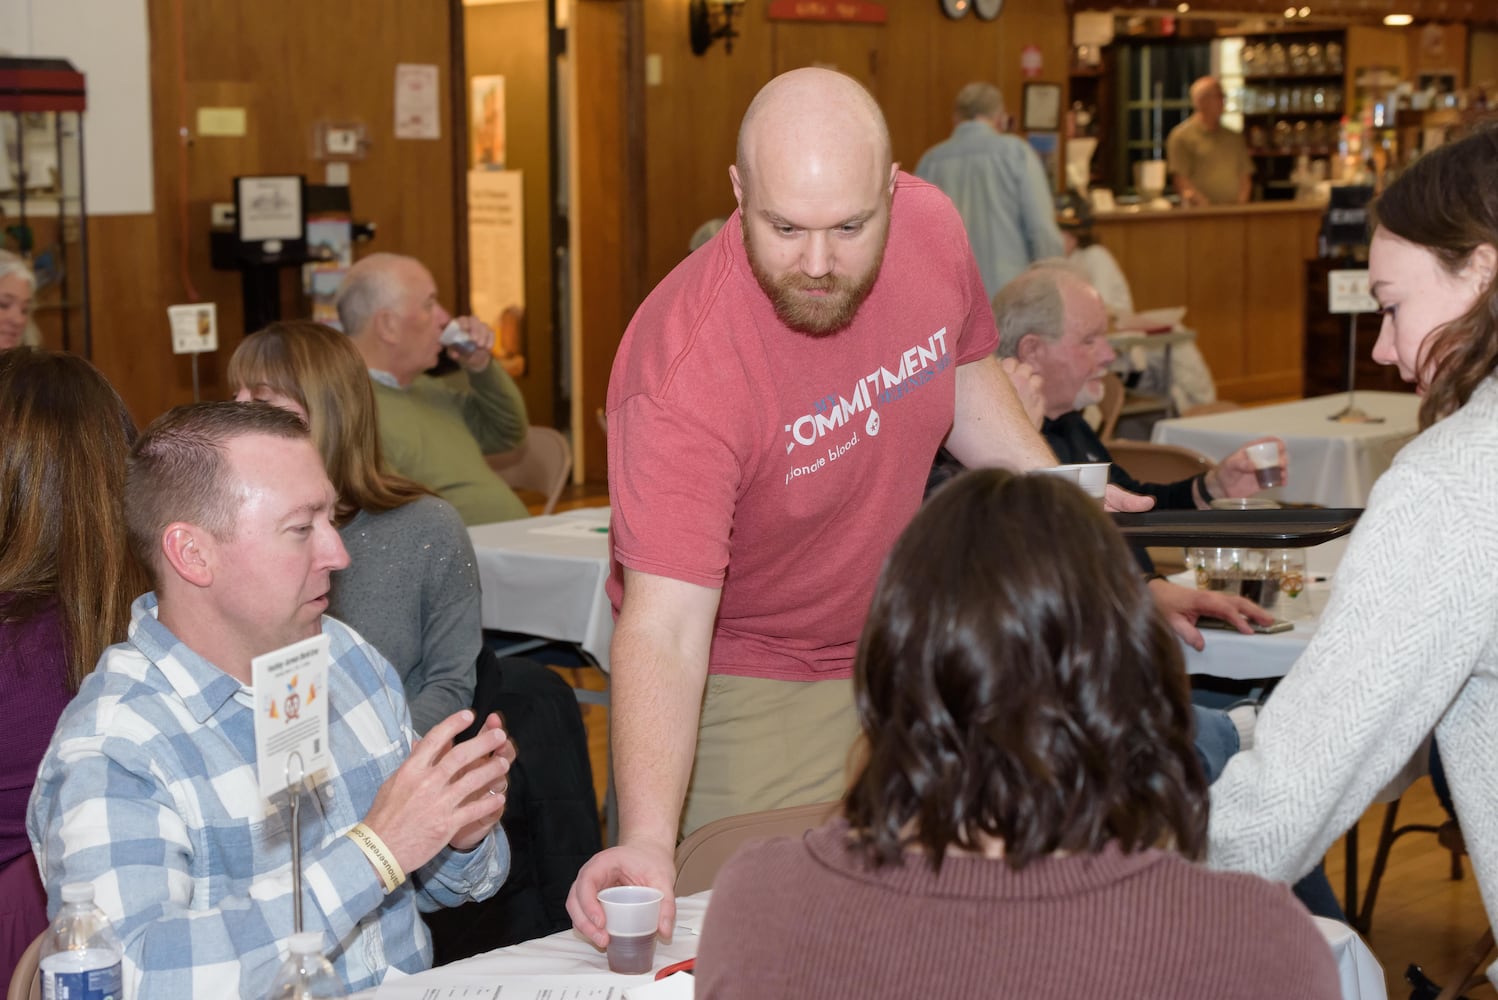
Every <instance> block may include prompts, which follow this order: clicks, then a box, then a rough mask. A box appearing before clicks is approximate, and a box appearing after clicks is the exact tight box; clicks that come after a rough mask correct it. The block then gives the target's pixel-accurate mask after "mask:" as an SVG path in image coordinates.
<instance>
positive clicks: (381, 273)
mask: <svg viewBox="0 0 1498 1000" xmlns="http://www.w3.org/2000/svg"><path fill="white" fill-rule="evenodd" d="M425 273H426V268H425V267H424V266H423V265H422V263H421V261H419V260H417V259H416V258H415V257H406V256H403V255H402V254H395V253H372V254H370V255H369V256H368V257H365V258H363V259H362V260H360V261H359V262H358V263H357V264H355V265H354V266H353V267H351V268H349V271H348V274H346V275H345V276H344V278H343V283H342V284H340V285H339V286H338V295H337V298H336V300H335V303H336V305H337V307H338V322H339V325H341V326H342V327H343V332H344V333H347V334H348V335H349V336H351V337H357V336H358V335H359V334H361V333H363V332H364V330H365V328H366V327H368V326H369V323H370V321H371V320H373V319H374V317H375V316H376V315H377V314H378V313H379V312H380V310H382V309H393V308H395V307H396V306H397V305H399V303H400V300H401V297H402V296H403V295H404V294H405V292H406V286H407V285H408V284H409V283H410V279H412V278H414V277H419V276H420V275H422V274H425Z"/></svg>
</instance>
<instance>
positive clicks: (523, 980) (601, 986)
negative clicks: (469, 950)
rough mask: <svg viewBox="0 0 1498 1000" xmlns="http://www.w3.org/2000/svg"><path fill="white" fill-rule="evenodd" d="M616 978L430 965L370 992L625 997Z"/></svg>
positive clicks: (445, 999) (431, 997) (405, 997)
mask: <svg viewBox="0 0 1498 1000" xmlns="http://www.w3.org/2000/svg"><path fill="white" fill-rule="evenodd" d="M434 978H435V979H436V980H437V981H436V982H435V983H434V982H432V980H433V979H434ZM620 978H621V977H619V976H607V975H597V976H567V975H556V976H506V975H497V974H495V973H482V972H463V971H462V970H461V969H460V968H454V969H450V970H443V969H434V970H432V971H431V972H428V973H426V974H424V975H422V976H416V977H411V978H405V979H397V980H395V981H393V982H392V981H389V980H387V981H386V982H385V983H383V984H382V985H381V986H380V988H379V989H378V990H376V991H375V994H374V995H375V997H376V1000H625V988H626V987H625V984H624V983H623V982H621V981H620ZM641 978H642V979H643V977H641Z"/></svg>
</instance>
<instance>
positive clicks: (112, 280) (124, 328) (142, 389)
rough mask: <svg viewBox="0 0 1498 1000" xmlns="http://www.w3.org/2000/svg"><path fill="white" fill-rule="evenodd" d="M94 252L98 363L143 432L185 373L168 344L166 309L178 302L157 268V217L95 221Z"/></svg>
mask: <svg viewBox="0 0 1498 1000" xmlns="http://www.w3.org/2000/svg"><path fill="white" fill-rule="evenodd" d="M88 255H89V296H90V301H91V308H90V312H91V313H92V318H93V324H94V357H93V360H94V364H95V365H97V366H98V368H99V370H100V371H101V372H103V373H104V374H105V376H106V377H108V379H109V381H110V382H111V383H113V384H114V387H115V388H116V389H117V390H119V393H120V397H121V398H122V399H124V401H125V405H126V406H128V407H129V408H130V413H131V415H132V416H133V417H134V418H135V422H136V424H137V425H139V426H141V427H144V426H145V425H146V424H147V423H149V422H150V421H151V420H153V419H155V418H156V416H157V414H159V413H161V412H162V410H164V409H165V408H166V407H165V405H164V402H163V401H165V400H168V399H171V398H173V391H174V383H175V381H176V377H177V374H178V373H177V371H176V368H177V366H176V365H175V364H170V363H168V362H173V361H175V360H177V359H176V357H175V356H174V355H173V354H171V352H170V348H169V346H168V338H169V336H170V335H169V333H168V330H167V324H166V312H165V306H163V305H162V303H163V302H167V301H171V299H170V297H169V296H168V294H167V293H166V292H165V290H164V288H163V286H164V284H165V273H164V272H163V270H162V268H161V267H159V266H158V264H157V262H158V260H159V259H160V257H161V253H160V241H159V239H158V234H157V216H155V215H98V216H94V217H93V218H91V219H89V220H88ZM183 360H186V359H183ZM189 372H190V369H189ZM188 378H189V379H190V378H191V375H190V374H188ZM189 384H190V383H189Z"/></svg>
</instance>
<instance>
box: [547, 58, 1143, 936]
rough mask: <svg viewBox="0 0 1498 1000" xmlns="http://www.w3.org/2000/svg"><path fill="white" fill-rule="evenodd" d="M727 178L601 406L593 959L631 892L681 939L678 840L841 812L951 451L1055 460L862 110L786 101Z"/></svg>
mask: <svg viewBox="0 0 1498 1000" xmlns="http://www.w3.org/2000/svg"><path fill="white" fill-rule="evenodd" d="M729 179H730V181H731V182H732V185H733V191H734V196H735V198H736V199H737V200H738V205H739V209H738V211H737V212H736V213H734V215H733V217H732V218H730V219H729V220H728V223H727V224H726V225H725V226H724V227H723V229H722V230H721V231H720V232H719V233H718V234H717V235H716V236H715V237H714V238H713V239H712V240H710V241H709V242H708V243H707V244H705V245H704V246H703V247H701V248H700V249H698V250H697V251H696V252H694V253H693V254H691V256H689V257H688V258H687V259H686V260H685V261H683V262H682V263H681V264H680V265H679V266H678V267H677V268H676V269H675V270H674V271H673V272H672V273H671V274H670V275H669V276H667V277H666V279H665V280H664V281H662V282H661V284H660V285H659V286H657V288H656V289H655V290H654V291H653V292H652V293H651V295H650V296H649V298H647V299H646V301H645V303H644V304H643V305H642V306H641V307H640V310H639V312H638V313H636V314H635V317H634V320H633V321H632V322H631V324H630V326H629V329H628V330H627V331H626V333H625V336H624V340H623V343H622V344H621V345H620V349H619V352H618V354H617V356H616V357H615V361H614V369H613V375H612V378H611V380H610V383H609V396H608V424H609V490H610V497H611V500H612V502H613V526H612V528H611V531H610V539H611V541H612V544H613V549H614V557H615V561H616V569H615V575H614V578H613V579H612V580H611V582H610V587H609V592H610V595H611V597H612V599H613V601H614V604H615V607H616V608H617V609H618V624H617V627H616V629H615V633H614V643H613V648H612V654H611V657H612V669H613V674H612V698H613V717H612V723H613V741H614V743H613V746H614V765H615V774H616V776H617V782H618V792H619V806H620V829H619V838H620V846H618V847H616V848H611V849H609V850H607V851H604V852H603V853H601V854H599V855H597V856H596V857H594V858H593V859H592V860H591V861H590V862H589V863H588V864H587V865H586V866H585V867H584V868H583V870H582V872H581V873H580V874H579V876H578V879H577V881H576V883H574V885H573V888H572V894H571V896H570V897H569V899H568V910H569V912H570V913H571V915H572V918H573V922H574V924H575V926H577V927H578V929H579V930H581V931H582V932H583V933H585V934H586V935H587V936H589V937H590V938H591V939H592V940H594V941H595V942H597V943H599V944H600V945H602V944H604V943H605V942H606V941H607V934H606V933H605V931H604V929H603V914H602V910H601V908H600V907H599V905H598V903H597V894H598V891H599V890H600V889H602V888H604V887H606V886H608V885H614V884H623V883H630V884H644V885H652V886H655V887H656V888H658V889H660V890H661V891H662V892H664V893H665V894H666V905H665V906H664V907H663V912H662V916H661V930H662V933H663V934H668V935H669V933H670V929H671V927H672V920H673V918H674V907H673V906H672V905H671V897H672V884H673V881H674V870H673V866H672V856H673V852H674V849H675V845H676V840H677V836H678V832H679V831H689V830H691V829H693V828H695V827H697V826H700V825H702V824H703V823H706V822H708V821H710V820H713V819H716V818H718V817H721V816H728V815H734V814H739V813H743V812H749V811H754V810H758V809H766V808H773V807H776V806H785V805H795V804H800V803H809V802H819V801H826V800H830V799H835V798H838V797H839V796H840V795H841V794H842V792H843V785H844V771H845V766H846V763H847V759H848V754H849V751H850V749H851V747H852V744H853V740H854V734H855V732H856V729H857V721H856V718H855V713H854V709H853V700H852V685H851V680H850V678H851V674H852V666H853V653H854V648H855V646H856V644H857V641H858V636H859V633H860V631H861V629H862V627H863V621H864V618H865V616H866V614H867V609H868V606H869V600H870V598H871V596H872V592H873V587H874V582H875V577H876V576H877V575H878V571H879V567H880V564H881V562H882V561H883V559H884V557H885V555H886V553H887V552H888V551H889V550H890V548H891V547H892V545H893V544H894V541H895V538H896V536H897V535H898V534H899V532H900V530H901V529H902V528H903V527H904V526H905V524H906V523H907V522H908V521H909V520H910V518H911V516H912V515H913V514H914V513H915V511H916V509H917V507H918V506H919V505H920V502H921V491H922V487H923V485H924V482H925V474H926V468H927V466H928V465H929V462H930V461H931V459H932V457H933V456H934V455H935V453H936V449H937V447H938V446H939V445H940V444H941V443H942V440H943V439H944V438H946V439H947V447H948V448H949V449H950V450H951V451H952V452H953V453H954V454H961V455H963V456H966V457H965V458H964V459H963V461H965V462H966V463H967V464H969V465H980V466H983V465H996V464H1002V465H1006V466H1009V467H1011V468H1017V469H1028V468H1033V467H1037V466H1045V465H1052V464H1054V463H1055V458H1054V456H1053V455H1052V454H1051V452H1050V449H1049V448H1047V447H1046V445H1045V443H1044V441H1042V440H1041V438H1040V436H1039V435H1038V433H1037V432H1036V431H1035V429H1034V427H1033V426H1032V425H1031V424H1030V422H1029V421H1028V419H1027V418H1026V415H1025V413H1024V411H1023V409H1022V408H1021V406H1020V404H1019V403H1018V401H1017V400H1016V398H1015V394H1014V391H1013V389H1012V388H1011V387H1010V385H1009V383H1008V380H1007V379H1006V378H1005V376H1004V375H1003V373H1002V371H1001V370H1000V368H999V365H998V362H997V361H995V360H994V359H993V357H992V356H991V355H992V351H993V347H994V345H995V343H996V339H997V338H996V334H995V331H994V324H993V317H992V315H991V313H990V311H989V308H988V302H987V298H986V297H985V295H984V290H983V282H982V280H981V278H980V277H979V274H978V269H977V266H976V264H975V263H974V260H973V254H972V250H971V249H970V248H969V246H968V242H967V238H966V235H965V233H964V230H963V227H962V221H961V219H960V218H959V217H958V215H957V212H956V210H955V209H954V208H953V207H952V203H951V202H950V201H949V200H948V199H947V198H946V197H945V196H944V195H943V194H942V193H941V192H940V191H938V190H937V189H936V188H934V187H931V186H930V185H928V184H926V183H924V182H922V181H919V180H917V179H915V178H913V177H911V176H909V175H908V174H904V173H901V172H900V171H899V170H898V168H897V166H896V165H895V164H894V163H893V162H892V159H891V154H890V144H889V133H888V130H887V129H886V127H885V123H884V117H883V115H882V113H881V112H880V110H879V107H878V105H877V104H876V103H875V102H874V100H873V98H872V97H870V96H869V94H868V93H867V91H865V90H864V89H863V87H862V86H860V85H859V84H858V83H857V82H856V81H854V80H852V79H851V78H849V77H846V76H843V75H841V74H839V73H835V72H831V71H828V70H821V69H802V70H796V71H793V72H790V73H786V74H784V75H782V76H779V77H777V78H775V79H774V80H772V81H771V82H770V83H769V84H768V85H766V86H765V88H764V89H763V90H761V91H760V93H759V95H758V96H757V97H756V98H755V99H754V101H753V103H752V104H751V105H750V107H749V110H748V112H747V113H746V115H745V117H744V121H743V123H742V125H741V126H740V131H739V146H738V154H737V162H736V163H735V165H734V166H732V167H730V168H729ZM949 432H950V433H949ZM1120 496H1122V495H1120ZM1118 499H1119V498H1115V502H1118ZM1134 499H1135V501H1136V502H1134V503H1132V504H1131V503H1129V502H1128V501H1127V500H1124V501H1123V502H1124V504H1125V505H1127V506H1129V509H1139V505H1140V504H1143V506H1148V501H1147V500H1146V501H1140V500H1139V499H1138V498H1134ZM684 802H685V813H683V803H684Z"/></svg>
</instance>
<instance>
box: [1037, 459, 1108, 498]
mask: <svg viewBox="0 0 1498 1000" xmlns="http://www.w3.org/2000/svg"><path fill="white" fill-rule="evenodd" d="M1035 471H1036V472H1044V473H1046V474H1047V475H1052V476H1060V477H1061V478H1062V479H1065V480H1067V481H1068V482H1073V483H1076V484H1077V485H1078V486H1080V487H1082V492H1083V493H1086V494H1087V495H1088V496H1090V497H1093V498H1094V499H1097V500H1102V499H1103V498H1104V497H1105V496H1106V495H1107V492H1108V463H1107V462H1084V463H1080V464H1074V465H1057V466H1052V467H1050V468H1042V469H1036V470H1035Z"/></svg>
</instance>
